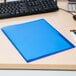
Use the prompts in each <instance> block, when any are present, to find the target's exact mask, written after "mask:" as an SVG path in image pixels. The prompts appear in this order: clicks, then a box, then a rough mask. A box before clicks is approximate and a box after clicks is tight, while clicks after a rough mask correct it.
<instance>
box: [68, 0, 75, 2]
mask: <svg viewBox="0 0 76 76" xmlns="http://www.w3.org/2000/svg"><path fill="white" fill-rule="evenodd" d="M68 1H71V2H76V0H68Z"/></svg>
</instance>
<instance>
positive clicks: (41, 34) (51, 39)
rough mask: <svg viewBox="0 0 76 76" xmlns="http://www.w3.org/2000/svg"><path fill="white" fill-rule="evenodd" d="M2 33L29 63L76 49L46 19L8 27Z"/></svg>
mask: <svg viewBox="0 0 76 76" xmlns="http://www.w3.org/2000/svg"><path fill="white" fill-rule="evenodd" d="M2 31H3V32H4V34H5V35H6V36H7V37H8V39H9V40H10V41H11V42H12V44H13V45H14V46H15V48H16V49H17V50H18V51H19V53H20V54H21V55H22V57H23V58H24V59H25V60H26V61H27V62H31V61H33V60H37V59H40V58H44V57H46V56H50V55H53V54H55V53H58V52H62V51H65V50H68V49H71V48H74V47H75V46H74V45H73V44H72V43H71V42H69V41H68V40H67V39H66V38H65V37H64V36H62V35H61V34H60V33H59V32H58V31H57V30H56V29H55V28H53V27H52V25H50V24H49V23H48V22H47V21H46V20H44V19H39V20H36V21H32V22H28V23H23V24H17V25H12V26H6V27H3V28H2Z"/></svg>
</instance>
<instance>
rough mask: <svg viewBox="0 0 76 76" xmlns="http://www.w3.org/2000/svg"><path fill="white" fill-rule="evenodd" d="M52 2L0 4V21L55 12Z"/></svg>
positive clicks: (25, 1) (26, 0) (30, 0)
mask: <svg viewBox="0 0 76 76" xmlns="http://www.w3.org/2000/svg"><path fill="white" fill-rule="evenodd" d="M57 10H58V6H57V4H56V3H55V2H54V0H24V1H13V2H6V3H0V19H2V18H9V17H17V16H24V15H32V14H38V13H46V12H53V11H57Z"/></svg>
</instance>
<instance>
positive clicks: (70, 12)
mask: <svg viewBox="0 0 76 76" xmlns="http://www.w3.org/2000/svg"><path fill="white" fill-rule="evenodd" d="M59 9H60V10H63V11H65V12H68V13H70V14H71V15H74V14H72V13H71V12H69V11H67V10H65V9H63V8H59Z"/></svg>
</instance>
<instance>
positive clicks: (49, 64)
mask: <svg viewBox="0 0 76 76" xmlns="http://www.w3.org/2000/svg"><path fill="white" fill-rule="evenodd" d="M58 4H59V7H63V8H65V9H66V6H67V2H66V1H60V2H59V3H58ZM42 18H43V19H46V20H47V21H48V22H49V23H50V24H52V25H53V27H55V28H56V29H57V30H58V31H60V32H61V33H62V34H63V35H64V36H65V37H66V38H68V40H69V41H71V42H72V43H73V44H74V45H76V42H75V41H74V40H73V38H72V37H71V34H70V30H72V29H75V28H76V21H74V20H73V18H72V15H70V14H69V13H67V12H65V11H62V10H59V11H57V12H51V13H46V14H38V15H31V16H23V17H17V18H9V19H3V20H2V19H1V20H0V28H2V27H4V26H8V25H14V24H19V23H24V22H29V21H33V20H37V19H42ZM0 69H63V70H76V48H73V49H70V50H67V51H65V52H61V53H58V54H55V55H52V56H48V57H45V58H42V59H39V60H36V61H33V62H30V63H27V62H26V61H25V60H24V59H23V58H22V57H21V55H20V54H19V53H18V51H17V50H16V49H15V47H14V46H13V45H12V44H11V42H10V41H9V40H8V39H7V37H6V36H5V35H4V34H3V32H2V31H1V30H0Z"/></svg>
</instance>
